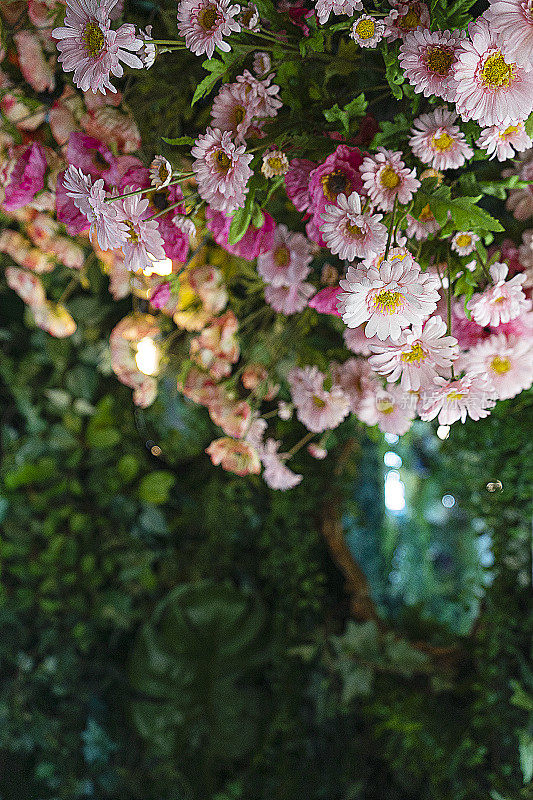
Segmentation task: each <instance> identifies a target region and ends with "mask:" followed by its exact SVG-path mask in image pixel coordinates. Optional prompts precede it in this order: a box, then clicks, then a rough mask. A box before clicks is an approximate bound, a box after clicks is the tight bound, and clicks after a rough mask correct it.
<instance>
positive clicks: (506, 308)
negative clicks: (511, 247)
mask: <svg viewBox="0 0 533 800" xmlns="http://www.w3.org/2000/svg"><path fill="white" fill-rule="evenodd" d="M508 272H509V267H508V266H507V264H501V263H500V262H496V263H495V264H493V265H492V266H491V268H490V275H491V278H492V280H493V281H494V284H493V285H492V286H489V287H488V288H487V289H485V291H484V292H482V293H481V294H480V293H477V294H475V295H474V296H473V298H472V299H471V300H469V301H468V303H467V304H466V307H467V309H468V310H469V311H470V312H471V315H472V319H473V320H474V322H477V324H478V325H481V326H482V327H484V326H485V325H492V326H493V327H496V326H497V325H499V324H500V323H501V322H510V321H511V320H512V319H514V318H515V317H518V316H520V314H521V313H522V312H524V311H529V310H530V308H531V300H528V299H527V298H526V296H525V294H524V290H523V289H522V283H523V282H524V281H525V277H526V276H525V275H524V274H523V273H522V274H519V275H515V276H514V277H513V278H511V280H509V281H506V280H505V279H506V277H507V273H508Z"/></svg>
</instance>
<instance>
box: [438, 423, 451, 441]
mask: <svg viewBox="0 0 533 800" xmlns="http://www.w3.org/2000/svg"><path fill="white" fill-rule="evenodd" d="M449 435H450V426H449V425H439V427H438V428H437V436H438V437H439V439H447V438H448V436H449Z"/></svg>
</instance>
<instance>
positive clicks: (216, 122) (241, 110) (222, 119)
mask: <svg viewBox="0 0 533 800" xmlns="http://www.w3.org/2000/svg"><path fill="white" fill-rule="evenodd" d="M255 111H256V104H255V103H254V102H253V98H252V99H250V98H248V97H247V96H246V91H245V87H244V85H243V84H240V83H230V84H226V85H225V86H223V87H222V88H221V90H220V91H219V93H218V94H217V96H216V97H215V99H214V100H213V106H212V108H211V123H212V125H213V127H214V128H218V129H219V130H221V131H230V132H231V133H232V134H233V136H234V137H235V139H236V141H238V142H243V141H244V137H245V136H246V132H247V131H248V129H249V127H250V125H251V124H252V119H253V117H254V114H255Z"/></svg>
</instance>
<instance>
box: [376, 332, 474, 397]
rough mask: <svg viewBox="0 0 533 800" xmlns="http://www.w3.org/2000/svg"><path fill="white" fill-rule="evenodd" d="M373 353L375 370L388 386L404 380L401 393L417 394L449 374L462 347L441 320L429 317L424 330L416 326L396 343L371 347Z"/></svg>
mask: <svg viewBox="0 0 533 800" xmlns="http://www.w3.org/2000/svg"><path fill="white" fill-rule="evenodd" d="M371 350H372V352H373V353H374V355H373V356H371V357H370V359H369V361H370V366H371V367H372V369H375V370H376V372H378V373H379V374H380V375H386V376H387V381H389V382H394V381H397V380H398V378H401V381H400V385H401V387H402V389H405V390H406V391H415V392H417V391H418V390H419V389H420V388H421V387H425V386H427V385H428V384H431V383H432V382H433V378H434V377H436V376H437V375H439V374H442V373H443V372H449V369H450V366H451V364H452V361H454V359H455V358H457V355H458V353H459V346H458V344H457V339H456V338H455V337H453V336H448V335H447V329H446V323H445V322H444V321H443V320H442V319H441V317H430V318H429V319H428V320H427V322H426V323H425V325H424V327H423V328H422V327H421V325H420V324H418V325H415V326H413V330H412V331H403V332H402V334H401V335H400V338H399V339H398V341H397V342H394V343H392V342H391V343H390V344H389V343H385V344H381V345H371Z"/></svg>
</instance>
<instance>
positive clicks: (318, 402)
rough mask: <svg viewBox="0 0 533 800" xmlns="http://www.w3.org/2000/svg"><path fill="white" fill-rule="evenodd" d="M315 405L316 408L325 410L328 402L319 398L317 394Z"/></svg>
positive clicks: (314, 398) (314, 397) (314, 400)
mask: <svg viewBox="0 0 533 800" xmlns="http://www.w3.org/2000/svg"><path fill="white" fill-rule="evenodd" d="M313 405H314V407H315V408H325V407H326V401H325V400H322V398H321V397H318V396H317V395H316V394H314V395H313Z"/></svg>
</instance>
